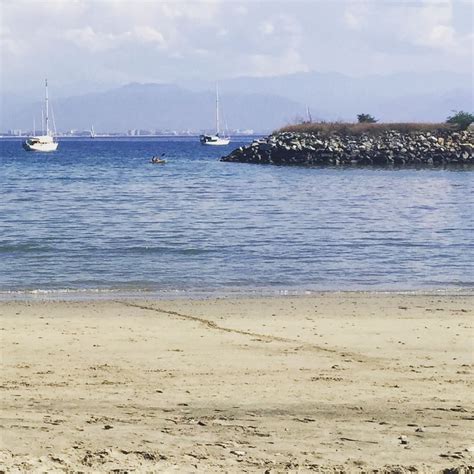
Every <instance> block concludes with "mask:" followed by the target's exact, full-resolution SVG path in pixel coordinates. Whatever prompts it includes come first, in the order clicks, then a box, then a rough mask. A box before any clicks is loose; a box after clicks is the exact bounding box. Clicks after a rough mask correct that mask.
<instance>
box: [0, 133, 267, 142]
mask: <svg viewBox="0 0 474 474" xmlns="http://www.w3.org/2000/svg"><path fill="white" fill-rule="evenodd" d="M266 135H267V134H266V133H253V134H251V135H230V137H231V138H232V139H234V140H238V139H240V138H254V137H263V136H266ZM30 136H31V135H0V139H6V140H18V139H25V138H28V137H30ZM199 136H200V134H196V135H96V136H95V137H94V138H92V137H88V136H84V135H56V138H57V139H58V140H64V139H65V140H67V139H71V138H72V139H81V140H91V141H93V140H101V139H103V138H107V139H110V138H129V139H132V140H137V139H147V138H196V139H197V138H199Z"/></svg>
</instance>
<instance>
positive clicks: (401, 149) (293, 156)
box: [221, 130, 474, 168]
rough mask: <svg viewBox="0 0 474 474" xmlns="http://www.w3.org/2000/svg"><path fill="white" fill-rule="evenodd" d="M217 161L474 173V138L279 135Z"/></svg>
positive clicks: (454, 134) (449, 134)
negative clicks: (456, 169)
mask: <svg viewBox="0 0 474 474" xmlns="http://www.w3.org/2000/svg"><path fill="white" fill-rule="evenodd" d="M221 161H227V162H237V163H255V164H271V165H294V166H378V167H387V166H388V167H390V166H393V167H405V166H406V167H408V166H410V167H449V166H456V167H467V168H469V167H474V132H473V131H467V130H466V131H449V130H440V131H438V132H436V131H433V132H406V133H403V132H398V131H395V130H387V131H383V132H381V133H379V134H376V135H374V134H367V133H363V134H359V135H354V134H348V133H344V132H334V133H330V134H327V133H318V132H314V133H307V132H306V133H305V132H279V133H275V134H272V135H270V136H268V137H267V138H264V139H259V140H255V141H253V142H252V143H251V144H250V145H248V146H245V147H239V148H237V149H236V150H234V151H232V153H230V154H229V155H227V156H224V157H222V158H221Z"/></svg>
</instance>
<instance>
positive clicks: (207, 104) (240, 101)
mask: <svg viewBox="0 0 474 474" xmlns="http://www.w3.org/2000/svg"><path fill="white" fill-rule="evenodd" d="M215 100H216V99H215V93H214V92H213V91H190V90H188V89H185V88H183V87H179V86H176V85H169V84H129V85H126V86H123V87H120V88H117V89H113V90H110V91H107V92H100V93H94V94H86V95H82V96H76V97H69V98H63V99H59V100H56V101H52V103H53V107H54V114H55V118H56V124H57V127H58V130H63V131H65V130H70V129H79V130H82V129H90V127H91V125H94V129H95V130H96V131H98V132H101V131H111V132H120V131H126V130H129V129H148V130H150V129H171V130H186V129H190V130H195V131H201V130H212V129H214V127H215ZM221 102H222V115H223V117H222V123H223V124H224V121H226V122H227V123H228V126H229V128H231V129H254V130H256V131H259V132H268V131H270V130H273V129H275V128H278V127H280V126H281V125H282V124H285V123H289V122H291V121H292V120H293V119H294V118H295V116H296V115H298V114H299V113H301V112H302V111H303V110H304V109H303V107H302V105H301V104H298V103H297V102H295V101H293V100H290V99H287V98H284V97H278V96H274V95H270V94H265V93H259V94H251V93H250V94H241V93H230V94H228V95H225V96H223V97H222V101H221ZM13 106H14V103H13V102H12V101H9V103H8V109H9V110H8V113H6V114H4V113H2V119H1V124H0V129H2V130H6V129H18V128H21V129H25V128H31V126H32V121H33V116H35V117H36V123H37V124H39V122H40V120H41V103H40V102H38V103H35V104H29V105H28V106H24V105H23V106H22V107H20V108H19V109H18V110H15V109H14V108H13Z"/></svg>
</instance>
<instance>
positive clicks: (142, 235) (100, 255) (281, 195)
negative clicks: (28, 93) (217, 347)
mask: <svg viewBox="0 0 474 474" xmlns="http://www.w3.org/2000/svg"><path fill="white" fill-rule="evenodd" d="M249 140H250V139H248V140H244V139H240V141H239V140H234V141H233V143H232V144H231V145H230V146H229V147H217V148H210V147H203V146H201V145H200V144H199V142H198V141H197V139H195V138H173V139H143V138H138V139H101V138H96V139H95V140H91V139H67V140H66V139H64V140H62V141H61V142H60V146H59V149H58V151H57V152H56V153H50V154H34V153H28V152H25V151H23V150H22V148H21V142H20V140H1V141H0V197H1V199H0V292H1V294H2V295H4V296H5V295H7V296H8V295H9V296H11V295H25V294H26V295H27V294H43V293H45V294H47V293H48V292H51V294H54V295H55V294H64V293H65V292H71V293H72V294H81V293H82V292H86V293H89V292H99V293H102V292H103V293H105V294H107V293H108V292H121V293H132V294H133V293H135V292H151V293H155V294H162V295H165V294H166V295H174V294H177V295H183V294H184V295H185V294H189V295H192V294H200V295H216V294H234V293H242V294H249V293H252V294H266V293H279V292H283V293H285V292H300V293H304V292H306V291H313V290H421V289H435V290H436V289H455V288H463V289H465V288H472V287H473V282H474V270H473V264H472V262H473V261H474V243H473V236H474V217H473V211H474V174H473V173H472V172H469V171H467V172H466V171H444V170H423V171H421V170H420V171H417V170H400V171H391V170H372V169H350V170H349V169H346V170H344V169H328V168H326V169H303V168H286V167H270V166H256V165H245V164H232V163H221V162H219V157H220V156H221V155H223V154H225V153H226V152H229V151H231V150H232V149H233V148H234V147H237V146H239V145H241V144H244V143H245V142H246V141H247V142H248V141H249ZM161 153H165V154H166V155H165V157H166V159H167V160H168V162H167V164H165V165H152V164H150V163H149V159H150V157H151V156H152V155H155V154H161Z"/></svg>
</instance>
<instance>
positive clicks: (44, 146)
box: [23, 136, 58, 152]
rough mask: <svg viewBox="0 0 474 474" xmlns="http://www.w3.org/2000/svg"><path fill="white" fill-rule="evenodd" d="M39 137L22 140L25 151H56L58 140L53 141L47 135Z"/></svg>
mask: <svg viewBox="0 0 474 474" xmlns="http://www.w3.org/2000/svg"><path fill="white" fill-rule="evenodd" d="M42 138H43V137H40V138H36V137H34V138H29V139H28V140H25V141H24V142H23V148H24V149H25V150H26V151H37V152H51V151H56V150H57V148H58V142H55V141H53V139H52V138H51V137H49V136H47V137H45V138H44V139H42Z"/></svg>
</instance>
